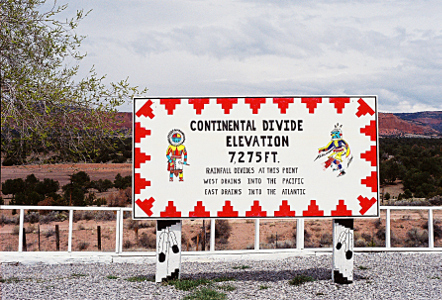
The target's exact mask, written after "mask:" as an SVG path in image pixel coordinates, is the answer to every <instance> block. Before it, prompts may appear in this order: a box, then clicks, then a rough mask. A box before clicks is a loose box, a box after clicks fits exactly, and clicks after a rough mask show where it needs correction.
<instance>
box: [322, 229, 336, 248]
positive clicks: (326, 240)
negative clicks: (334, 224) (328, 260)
mask: <svg viewBox="0 0 442 300" xmlns="http://www.w3.org/2000/svg"><path fill="white" fill-rule="evenodd" d="M319 243H320V244H321V246H328V245H331V244H333V236H332V235H331V233H329V232H326V233H324V234H323V235H322V237H321V239H320V241H319Z"/></svg>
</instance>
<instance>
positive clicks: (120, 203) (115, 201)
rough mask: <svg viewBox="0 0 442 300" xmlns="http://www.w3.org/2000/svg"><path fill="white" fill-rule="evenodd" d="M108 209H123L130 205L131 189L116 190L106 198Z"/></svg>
mask: <svg viewBox="0 0 442 300" xmlns="http://www.w3.org/2000/svg"><path fill="white" fill-rule="evenodd" d="M107 203H108V206H109V207H125V206H126V205H128V204H131V203H132V188H131V187H128V188H126V189H124V190H118V192H116V193H112V194H111V195H110V196H108V198H107Z"/></svg>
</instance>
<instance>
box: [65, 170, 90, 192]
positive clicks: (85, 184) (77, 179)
mask: <svg viewBox="0 0 442 300" xmlns="http://www.w3.org/2000/svg"><path fill="white" fill-rule="evenodd" d="M70 179H71V183H73V184H76V185H78V186H79V187H81V188H83V190H86V189H87V188H89V185H90V183H91V178H90V177H89V175H88V174H87V173H86V172H84V171H80V172H77V173H74V174H72V175H71V176H70Z"/></svg>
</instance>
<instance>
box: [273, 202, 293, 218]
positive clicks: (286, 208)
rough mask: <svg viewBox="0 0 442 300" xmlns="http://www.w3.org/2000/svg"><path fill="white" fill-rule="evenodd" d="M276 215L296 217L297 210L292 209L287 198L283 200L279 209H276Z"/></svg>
mask: <svg viewBox="0 0 442 300" xmlns="http://www.w3.org/2000/svg"><path fill="white" fill-rule="evenodd" d="M274 216H275V217H294V216H295V211H294V210H290V205H289V204H288V201H287V200H282V204H281V205H280V206H279V210H278V211H275V213H274Z"/></svg>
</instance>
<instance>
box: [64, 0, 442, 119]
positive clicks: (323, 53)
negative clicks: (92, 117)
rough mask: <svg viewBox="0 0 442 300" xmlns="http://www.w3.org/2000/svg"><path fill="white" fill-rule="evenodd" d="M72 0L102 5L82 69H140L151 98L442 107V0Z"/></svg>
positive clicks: (77, 4)
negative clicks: (316, 98)
mask: <svg viewBox="0 0 442 300" xmlns="http://www.w3.org/2000/svg"><path fill="white" fill-rule="evenodd" d="M63 3H66V1H65V2H63V1H59V4H63ZM68 3H69V9H68V11H67V12H66V14H65V15H69V14H71V15H72V14H73V13H75V11H76V10H77V9H82V8H83V9H85V10H89V9H92V12H91V13H90V14H89V15H88V17H87V18H86V19H85V20H83V21H82V22H81V23H80V26H79V28H78V29H77V30H76V32H77V33H78V34H83V35H87V38H86V40H85V41H84V42H83V44H82V46H81V48H80V49H81V50H82V51H83V52H87V54H88V55H87V57H86V58H85V59H84V60H83V61H82V62H81V68H82V70H83V71H87V70H89V68H90V67H91V66H92V65H95V68H96V70H97V72H98V73H99V74H107V75H108V78H109V79H110V80H112V81H118V80H120V79H123V78H126V77H127V76H129V81H130V83H131V84H132V85H139V86H142V87H147V88H148V89H149V91H148V93H147V94H146V96H220V95H360V94H361V95H378V96H379V108H380V111H381V112H417V111H424V110H442V99H441V92H442V18H441V16H442V1H440V0H430V1H416V0H414V1H406V0H401V1H376V0H361V1H331V0H328V1H265V0H261V1H251V0H250V1H247V0H245V1H229V0H222V1H221V0H219V1H211V0H201V1H184V0H179V1H174V0H159V1H156V0H155V1H149V0H143V1H142V0H132V1H109V0H84V1H80V0H75V1H73V0H72V1H68ZM131 108H132V106H131V105H130V104H128V105H125V106H123V107H122V108H121V110H124V111H130V110H131Z"/></svg>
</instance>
